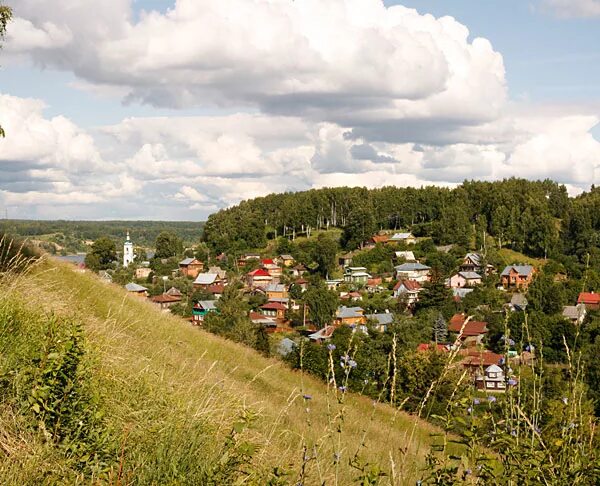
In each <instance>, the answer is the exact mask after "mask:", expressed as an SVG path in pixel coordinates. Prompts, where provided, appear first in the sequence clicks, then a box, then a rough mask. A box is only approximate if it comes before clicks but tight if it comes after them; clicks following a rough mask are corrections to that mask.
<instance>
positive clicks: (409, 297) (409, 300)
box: [394, 279, 423, 306]
mask: <svg viewBox="0 0 600 486" xmlns="http://www.w3.org/2000/svg"><path fill="white" fill-rule="evenodd" d="M421 290H423V287H422V286H421V284H420V283H419V282H417V281H416V280H410V279H402V280H399V281H398V283H397V284H396V285H395V286H394V297H396V298H398V299H402V300H403V301H404V302H405V303H406V305H408V306H413V305H415V304H416V303H417V302H418V301H419V292H421Z"/></svg>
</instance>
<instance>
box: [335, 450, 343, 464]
mask: <svg viewBox="0 0 600 486" xmlns="http://www.w3.org/2000/svg"><path fill="white" fill-rule="evenodd" d="M341 458H342V453H341V452H335V453H334V454H333V460H334V461H335V462H340V459H341Z"/></svg>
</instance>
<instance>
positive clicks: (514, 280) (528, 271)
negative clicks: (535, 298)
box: [500, 265, 535, 289]
mask: <svg viewBox="0 0 600 486" xmlns="http://www.w3.org/2000/svg"><path fill="white" fill-rule="evenodd" d="M534 274H535V269H534V268H533V267H532V266H531V265H509V266H507V267H505V268H504V270H502V273H501V274H500V284H501V285H502V287H504V288H505V289H513V288H517V289H527V287H529V284H531V282H532V281H533V275H534Z"/></svg>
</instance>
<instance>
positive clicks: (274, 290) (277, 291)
mask: <svg viewBox="0 0 600 486" xmlns="http://www.w3.org/2000/svg"><path fill="white" fill-rule="evenodd" d="M265 292H266V293H267V299H268V300H270V301H271V300H272V299H287V297H288V289H287V286H285V285H283V284H270V285H267V287H266V288H265Z"/></svg>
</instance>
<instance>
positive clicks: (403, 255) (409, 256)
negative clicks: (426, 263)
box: [394, 251, 417, 262]
mask: <svg viewBox="0 0 600 486" xmlns="http://www.w3.org/2000/svg"><path fill="white" fill-rule="evenodd" d="M394 257H395V258H396V260H400V259H404V261H405V262H416V261H417V259H416V258H415V254H414V253H413V252H412V251H396V252H394Z"/></svg>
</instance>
